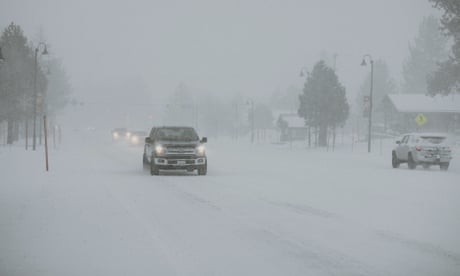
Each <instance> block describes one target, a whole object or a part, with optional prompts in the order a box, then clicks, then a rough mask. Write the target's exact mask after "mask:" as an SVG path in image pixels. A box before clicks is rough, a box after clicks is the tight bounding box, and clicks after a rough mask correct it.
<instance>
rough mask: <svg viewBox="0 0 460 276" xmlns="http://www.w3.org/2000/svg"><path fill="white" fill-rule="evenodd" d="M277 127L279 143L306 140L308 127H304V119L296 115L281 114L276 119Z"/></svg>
mask: <svg viewBox="0 0 460 276" xmlns="http://www.w3.org/2000/svg"><path fill="white" fill-rule="evenodd" d="M276 124H277V126H278V128H279V129H280V132H281V133H280V141H281V142H286V141H295V140H306V139H307V137H308V127H306V126H305V119H304V118H302V117H299V115H297V114H296V113H281V114H279V116H278V119H277V123H276Z"/></svg>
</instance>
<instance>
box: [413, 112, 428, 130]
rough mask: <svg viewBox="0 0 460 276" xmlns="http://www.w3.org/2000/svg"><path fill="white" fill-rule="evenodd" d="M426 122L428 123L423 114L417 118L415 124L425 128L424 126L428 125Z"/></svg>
mask: <svg viewBox="0 0 460 276" xmlns="http://www.w3.org/2000/svg"><path fill="white" fill-rule="evenodd" d="M426 121H427V120H426V117H425V116H423V114H421V113H420V114H418V115H417V117H415V123H416V124H417V125H418V126H419V127H421V126H423V125H424V124H426Z"/></svg>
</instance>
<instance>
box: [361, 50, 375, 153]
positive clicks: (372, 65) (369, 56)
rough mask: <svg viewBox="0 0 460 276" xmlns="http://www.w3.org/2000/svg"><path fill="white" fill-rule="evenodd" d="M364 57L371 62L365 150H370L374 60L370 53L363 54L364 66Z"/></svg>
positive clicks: (364, 62) (362, 64)
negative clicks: (367, 130) (367, 129)
mask: <svg viewBox="0 0 460 276" xmlns="http://www.w3.org/2000/svg"><path fill="white" fill-rule="evenodd" d="M366 58H368V59H369V62H370V63H371V91H370V95H369V134H368V139H367V152H371V133H372V89H373V86H374V60H373V59H372V57H371V55H364V56H363V61H362V62H361V66H366V65H367V63H366Z"/></svg>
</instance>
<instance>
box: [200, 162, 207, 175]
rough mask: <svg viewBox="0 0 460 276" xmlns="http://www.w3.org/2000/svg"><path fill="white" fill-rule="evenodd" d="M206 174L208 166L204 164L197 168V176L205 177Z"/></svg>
mask: <svg viewBox="0 0 460 276" xmlns="http://www.w3.org/2000/svg"><path fill="white" fill-rule="evenodd" d="M207 173H208V164H204V165H203V166H201V167H200V168H198V175H206V174H207Z"/></svg>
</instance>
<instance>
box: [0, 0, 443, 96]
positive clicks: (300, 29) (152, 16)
mask: <svg viewBox="0 0 460 276" xmlns="http://www.w3.org/2000/svg"><path fill="white" fill-rule="evenodd" d="M2 2H3V5H2V9H1V10H0V25H1V26H7V25H8V24H9V23H10V22H12V21H14V22H15V23H16V24H19V25H20V26H22V27H23V29H24V31H25V33H26V35H28V37H29V38H30V39H31V40H32V41H33V42H35V43H37V42H38V41H37V39H38V34H39V33H40V32H42V33H43V34H44V37H45V38H46V42H47V43H49V45H50V48H51V49H52V52H53V53H54V55H56V56H58V57H61V58H62V59H63V62H64V64H65V67H66V70H67V72H68V74H69V76H70V77H71V83H72V86H73V92H74V95H75V98H78V99H79V100H81V101H92V100H93V101H94V100H98V101H100V100H101V99H104V100H106V99H108V98H111V95H112V94H113V93H114V92H115V91H116V90H120V91H117V92H116V93H136V92H135V91H126V90H125V89H120V87H124V85H126V83H129V82H136V83H137V84H136V85H138V86H139V85H140V86H142V87H144V88H145V90H147V91H148V92H149V93H150V94H151V95H152V97H153V98H155V99H158V98H164V96H165V95H168V93H171V92H172V91H173V90H174V89H175V88H176V87H177V86H178V85H179V84H180V83H185V84H186V85H187V86H189V87H191V88H192V89H193V90H195V91H204V92H207V93H212V94H215V95H226V96H228V95H232V94H241V95H244V96H247V97H260V98H263V97H266V96H268V95H271V94H272V93H273V92H274V91H275V90H276V89H281V90H283V91H284V90H285V89H286V88H288V87H289V86H297V87H302V86H303V80H302V79H301V78H299V71H300V68H302V67H303V66H306V67H307V68H309V69H311V67H312V66H313V65H314V64H315V63H316V62H317V61H318V60H320V59H322V58H327V59H329V62H330V64H331V66H332V62H333V61H332V59H333V56H334V55H337V57H336V69H337V74H338V75H339V78H340V80H341V81H342V83H343V84H344V85H345V86H346V88H347V94H348V97H349V98H350V100H349V101H350V102H352V97H353V96H354V95H355V94H356V90H357V89H358V88H359V85H360V84H361V82H362V81H363V79H364V76H365V74H366V73H368V70H366V69H365V68H362V67H360V66H359V64H360V62H361V58H362V56H363V55H364V54H371V55H372V56H373V57H374V59H383V60H385V61H386V62H387V63H388V65H389V67H390V70H391V74H392V76H393V77H394V78H395V79H396V80H400V73H401V67H402V62H403V60H404V59H405V58H406V56H407V54H408V43H409V42H410V41H411V40H412V39H413V38H414V36H415V35H416V33H417V29H418V25H419V23H420V21H421V19H422V18H423V16H427V15H430V14H437V13H439V11H437V10H435V9H433V8H432V7H431V4H430V3H428V2H427V1H420V0H405V1H398V0H390V1H368V0H353V1H339V0H337V1H332V0H329V1H291V0H289V1H211V0H198V1H139V0H136V1H85V0H82V1H68V0H64V1H35V0H31V1H23V0H19V1H6V2H5V1H2ZM40 30H41V31H40Z"/></svg>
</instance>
